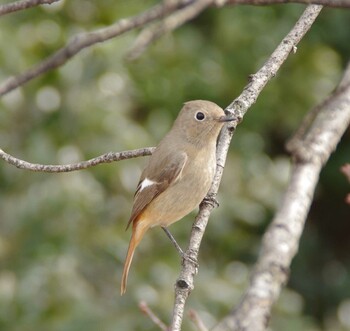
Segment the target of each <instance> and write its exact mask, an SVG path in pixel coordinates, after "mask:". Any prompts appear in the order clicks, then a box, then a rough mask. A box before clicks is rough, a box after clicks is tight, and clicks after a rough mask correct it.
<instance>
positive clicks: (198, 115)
mask: <svg viewBox="0 0 350 331" xmlns="http://www.w3.org/2000/svg"><path fill="white" fill-rule="evenodd" d="M204 119H205V115H204V114H203V113H202V112H201V111H199V112H198V113H196V120H198V121H203V120H204Z"/></svg>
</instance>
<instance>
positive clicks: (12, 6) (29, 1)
mask: <svg viewBox="0 0 350 331" xmlns="http://www.w3.org/2000/svg"><path fill="white" fill-rule="evenodd" d="M57 1H60V0H20V1H15V2H12V3H7V4H5V5H0V16H2V15H6V14H9V13H13V12H15V11H18V10H23V9H28V8H31V7H35V6H38V5H44V4H45V5H49V4H52V3H54V2H57Z"/></svg>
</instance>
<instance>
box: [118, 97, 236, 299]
mask: <svg viewBox="0 0 350 331" xmlns="http://www.w3.org/2000/svg"><path fill="white" fill-rule="evenodd" d="M230 120H232V118H229V117H227V116H225V113H224V111H223V110H222V109H221V108H220V107H219V106H217V105H216V104H215V103H213V102H210V101H203V100H196V101H189V102H187V103H185V105H184V107H183V108H182V110H181V111H180V113H179V115H178V117H177V119H176V120H175V122H174V124H173V127H172V128H171V130H170V131H169V133H168V134H167V135H166V136H165V137H164V138H163V139H162V140H161V142H160V143H159V145H158V146H157V148H156V150H155V151H154V153H153V154H152V156H151V157H150V159H149V161H148V164H147V166H146V167H145V169H144V170H143V172H142V174H141V178H140V181H139V184H138V187H137V189H136V193H135V197H134V204H133V209H132V212H131V217H130V219H129V223H128V226H129V225H130V224H132V236H131V240H130V244H129V248H128V253H127V257H126V261H125V264H124V271H123V277H122V284H121V294H123V293H125V291H126V283H127V277H128V272H129V268H130V264H131V261H132V258H133V254H134V251H135V249H136V247H137V245H138V244H139V243H140V241H141V239H142V237H143V235H144V234H145V232H146V231H147V230H148V229H149V228H150V227H153V226H156V225H161V226H165V227H166V226H169V225H170V224H172V223H174V222H176V221H178V220H180V219H181V218H183V217H184V216H185V215H187V214H188V213H190V212H191V211H192V210H193V209H195V208H196V207H197V206H198V205H199V203H200V202H201V201H202V200H203V198H204V197H205V195H206V194H207V192H208V190H209V188H210V185H211V183H212V180H213V177H214V174H215V169H216V140H217V137H218V135H219V133H220V130H221V128H222V126H223V124H224V122H226V121H230Z"/></svg>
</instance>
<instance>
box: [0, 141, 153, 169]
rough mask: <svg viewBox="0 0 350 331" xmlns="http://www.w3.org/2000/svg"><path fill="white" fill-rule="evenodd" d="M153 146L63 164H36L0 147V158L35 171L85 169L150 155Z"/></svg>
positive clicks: (20, 167) (18, 166)
mask: <svg viewBox="0 0 350 331" xmlns="http://www.w3.org/2000/svg"><path fill="white" fill-rule="evenodd" d="M154 149H155V147H146V148H141V149H134V150H131V151H123V152H118V153H115V152H109V153H106V154H103V155H100V156H98V157H95V158H93V159H90V160H87V161H82V162H79V163H73V164H64V165H45V164H37V163H29V162H27V161H23V160H20V159H18V158H16V157H14V156H12V155H10V154H7V153H5V152H4V151H3V150H2V149H0V158H1V159H3V160H4V161H5V162H7V163H9V164H12V165H14V166H15V167H17V168H19V169H25V170H30V171H36V172H56V173H57V172H70V171H75V170H81V169H87V168H90V167H94V166H96V165H98V164H101V163H111V162H115V161H121V160H126V159H132V158H134V157H139V156H146V155H151V154H152V153H153V151H154Z"/></svg>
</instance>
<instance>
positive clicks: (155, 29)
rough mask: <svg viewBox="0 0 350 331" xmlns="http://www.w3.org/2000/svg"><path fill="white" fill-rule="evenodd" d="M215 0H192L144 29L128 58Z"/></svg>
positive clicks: (134, 56) (135, 56)
mask: <svg viewBox="0 0 350 331" xmlns="http://www.w3.org/2000/svg"><path fill="white" fill-rule="evenodd" d="M214 2H215V0H199V1H194V2H192V4H190V5H188V6H187V7H185V8H183V9H181V10H178V11H177V12H175V13H173V14H172V15H169V17H167V18H166V19H164V20H163V21H161V22H159V23H158V24H156V25H154V26H151V27H150V28H147V29H144V30H143V31H142V32H141V33H140V34H139V36H138V37H137V38H136V40H135V42H134V45H133V46H132V47H131V49H130V51H129V52H128V56H127V57H128V59H129V60H133V59H136V58H137V57H138V56H140V55H141V54H142V53H143V52H144V51H145V50H146V48H147V47H148V46H149V45H150V44H151V43H152V42H154V41H155V40H157V39H159V38H160V37H162V36H163V35H164V34H166V33H168V32H170V31H172V30H175V29H176V28H178V27H179V26H181V25H183V24H184V23H186V22H187V21H189V20H191V19H193V18H194V17H196V16H198V15H199V14H200V13H201V12H202V11H203V10H204V9H206V8H207V7H209V6H210V5H211V4H213V3H214Z"/></svg>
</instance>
